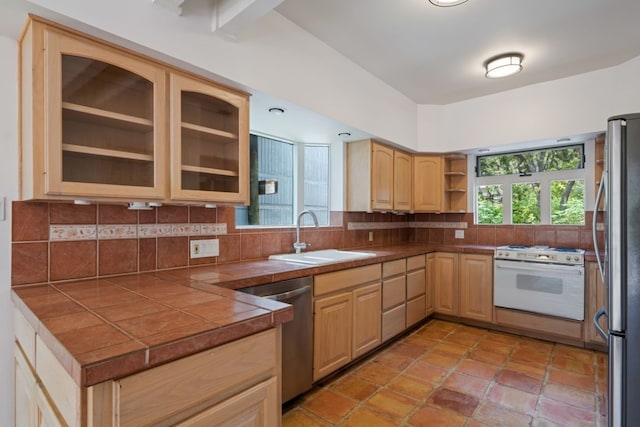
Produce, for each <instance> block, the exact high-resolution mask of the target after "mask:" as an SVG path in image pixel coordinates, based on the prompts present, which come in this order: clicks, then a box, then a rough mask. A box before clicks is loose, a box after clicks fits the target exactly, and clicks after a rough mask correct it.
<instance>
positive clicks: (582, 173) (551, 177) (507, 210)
mask: <svg viewBox="0 0 640 427" xmlns="http://www.w3.org/2000/svg"><path fill="white" fill-rule="evenodd" d="M575 146H582V159H581V161H580V165H581V167H580V168H576V169H567V170H560V171H548V172H533V173H527V174H520V175H517V174H509V175H490V176H479V174H480V170H479V165H480V163H479V159H480V158H481V157H490V156H477V157H476V173H475V177H474V182H473V207H474V223H475V224H476V225H551V226H554V227H556V226H557V227H562V226H570V227H576V226H578V227H579V226H581V225H583V224H552V223H551V183H552V181H563V180H582V181H584V184H585V197H584V209H585V211H586V207H587V196H586V191H587V173H586V168H585V163H586V161H585V144H584V143H583V144H571V145H567V146H558V147H547V148H546V149H557V148H563V147H575ZM540 150H545V148H538V149H532V150H519V151H512V152H504V153H499V154H492V155H491V156H499V155H509V154H518V153H524V152H531V151H540ZM529 182H539V183H540V223H539V224H514V223H513V214H512V211H513V200H512V192H511V185H512V184H523V183H529ZM485 185H502V223H501V224H485V223H479V222H478V220H479V218H478V187H481V186H485Z"/></svg>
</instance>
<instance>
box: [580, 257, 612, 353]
mask: <svg viewBox="0 0 640 427" xmlns="http://www.w3.org/2000/svg"><path fill="white" fill-rule="evenodd" d="M586 270H587V277H586V283H585V293H586V297H585V303H586V304H585V313H584V326H585V328H584V340H585V342H586V343H587V344H596V345H600V346H602V345H604V346H607V345H608V343H606V342H605V341H604V340H603V339H602V337H601V336H600V334H598V331H597V330H596V327H595V325H594V324H593V317H594V316H595V314H596V313H597V312H598V310H600V309H601V308H603V307H606V305H607V288H606V286H605V284H604V283H603V282H602V277H601V276H600V271H599V269H598V263H596V262H587V265H586ZM600 326H601V327H602V329H603V330H605V331H606V330H607V329H608V325H607V319H606V317H605V316H603V317H601V318H600Z"/></svg>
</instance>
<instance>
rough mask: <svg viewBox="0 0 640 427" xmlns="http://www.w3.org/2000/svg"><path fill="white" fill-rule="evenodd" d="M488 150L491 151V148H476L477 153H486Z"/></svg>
mask: <svg viewBox="0 0 640 427" xmlns="http://www.w3.org/2000/svg"><path fill="white" fill-rule="evenodd" d="M489 151H491V150H489V149H488V148H480V149H479V150H478V153H488V152H489Z"/></svg>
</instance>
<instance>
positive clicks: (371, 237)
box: [369, 231, 373, 242]
mask: <svg viewBox="0 0 640 427" xmlns="http://www.w3.org/2000/svg"><path fill="white" fill-rule="evenodd" d="M369 241H370V242H373V231H370V232H369Z"/></svg>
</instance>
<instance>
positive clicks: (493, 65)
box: [484, 53, 524, 79]
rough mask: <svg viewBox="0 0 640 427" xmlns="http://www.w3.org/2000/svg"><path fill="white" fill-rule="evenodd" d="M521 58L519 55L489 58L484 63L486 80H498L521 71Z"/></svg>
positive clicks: (512, 54)
mask: <svg viewBox="0 0 640 427" xmlns="http://www.w3.org/2000/svg"><path fill="white" fill-rule="evenodd" d="M522 58H524V56H523V55H522V54H521V53H504V54H502V55H498V56H494V57H493V58H489V59H488V60H487V61H486V62H485V63H484V67H485V70H486V73H485V74H484V75H485V77H486V78H488V79H499V78H501V77H507V76H511V75H513V74H516V73H519V72H520V71H522Z"/></svg>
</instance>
